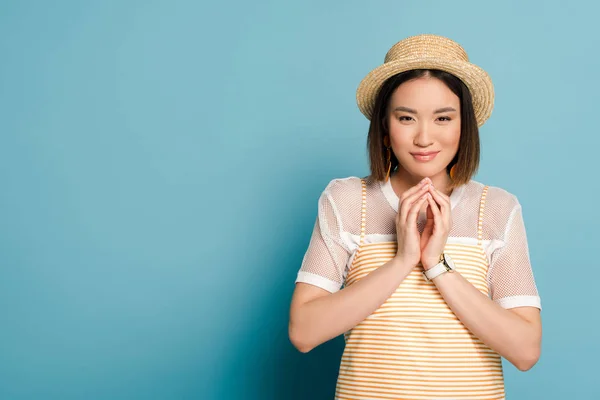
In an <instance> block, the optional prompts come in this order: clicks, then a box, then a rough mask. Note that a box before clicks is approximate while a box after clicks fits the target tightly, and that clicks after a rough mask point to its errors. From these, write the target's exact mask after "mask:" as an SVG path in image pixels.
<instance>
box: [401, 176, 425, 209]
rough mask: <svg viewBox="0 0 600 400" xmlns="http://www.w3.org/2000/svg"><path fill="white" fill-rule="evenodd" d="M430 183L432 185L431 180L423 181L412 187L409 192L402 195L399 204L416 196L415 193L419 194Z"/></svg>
mask: <svg viewBox="0 0 600 400" xmlns="http://www.w3.org/2000/svg"><path fill="white" fill-rule="evenodd" d="M428 183H431V180H430V179H429V178H424V179H422V180H421V182H419V183H417V184H416V185H415V186H413V187H411V188H410V189H408V190H407V191H405V192H404V193H402V196H400V199H399V200H400V201H399V203H400V204H402V202H403V201H404V200H406V199H407V198H408V197H410V196H412V195H414V194H415V193H417V192H419V191H420V190H421V189H423V187H424V186H425V185H427V184H428Z"/></svg>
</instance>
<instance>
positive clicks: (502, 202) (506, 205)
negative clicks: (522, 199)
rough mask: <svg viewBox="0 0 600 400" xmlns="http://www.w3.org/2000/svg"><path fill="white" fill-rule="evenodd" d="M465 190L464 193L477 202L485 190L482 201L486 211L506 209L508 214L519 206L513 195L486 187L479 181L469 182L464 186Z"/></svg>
mask: <svg viewBox="0 0 600 400" xmlns="http://www.w3.org/2000/svg"><path fill="white" fill-rule="evenodd" d="M465 188H466V190H465V192H467V193H470V194H471V197H476V198H477V200H478V201H479V200H480V199H481V196H482V195H483V191H484V189H486V188H487V190H486V193H485V199H484V202H485V207H486V209H487V208H491V209H494V210H497V209H500V210H502V209H506V210H508V211H509V212H510V211H512V210H513V209H514V208H516V207H519V206H520V204H519V199H518V198H517V196H516V195H515V194H513V193H511V192H509V191H508V190H506V189H504V188H501V187H498V186H492V185H486V184H484V183H481V182H479V181H475V180H471V181H470V182H469V183H467V184H466V185H465Z"/></svg>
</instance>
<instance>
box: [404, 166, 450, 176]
mask: <svg viewBox="0 0 600 400" xmlns="http://www.w3.org/2000/svg"><path fill="white" fill-rule="evenodd" d="M407 171H408V173H409V174H411V175H412V176H416V177H419V178H426V177H428V178H431V177H434V176H436V175H439V174H441V173H444V172H445V168H440V167H433V166H431V167H426V166H423V165H419V166H416V168H411V169H407Z"/></svg>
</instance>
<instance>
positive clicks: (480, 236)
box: [477, 186, 489, 246]
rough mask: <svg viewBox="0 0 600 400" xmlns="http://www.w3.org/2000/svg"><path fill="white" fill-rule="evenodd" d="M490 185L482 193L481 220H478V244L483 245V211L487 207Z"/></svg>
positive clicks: (480, 203)
mask: <svg viewBox="0 0 600 400" xmlns="http://www.w3.org/2000/svg"><path fill="white" fill-rule="evenodd" d="M488 188H489V186H485V187H484V188H483V193H481V201H480V202H479V221H478V222H477V244H478V245H479V246H481V244H482V242H483V211H484V209H485V199H486V197H487V191H488Z"/></svg>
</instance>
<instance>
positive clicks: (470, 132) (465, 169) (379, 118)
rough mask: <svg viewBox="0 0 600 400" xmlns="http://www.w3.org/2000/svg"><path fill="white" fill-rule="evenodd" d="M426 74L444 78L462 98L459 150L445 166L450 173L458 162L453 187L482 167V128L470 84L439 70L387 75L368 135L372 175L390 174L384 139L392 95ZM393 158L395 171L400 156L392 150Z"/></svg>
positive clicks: (440, 78) (380, 176) (378, 97)
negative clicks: (406, 83) (396, 155)
mask: <svg viewBox="0 0 600 400" xmlns="http://www.w3.org/2000/svg"><path fill="white" fill-rule="evenodd" d="M424 76H431V77H432V78H437V79H439V80H441V81H442V82H444V83H445V84H446V86H448V88H449V89H450V90H452V92H453V93H454V94H456V95H457V96H458V98H459V100H460V117H461V125H460V141H459V145H458V151H457V152H456V156H455V157H454V158H453V159H452V161H451V162H450V164H448V167H447V169H446V171H447V172H450V168H452V167H453V166H454V165H456V168H455V171H454V174H453V175H454V178H453V179H452V183H451V187H456V186H460V185H462V184H465V183H467V182H469V180H470V179H471V177H472V176H473V175H475V173H476V172H477V169H478V167H479V152H480V144H479V128H478V127H477V120H476V118H475V111H474V110H473V101H472V99H471V93H470V92H469V89H468V88H467V86H466V85H465V84H464V83H463V81H461V80H460V79H458V78H457V77H455V76H454V75H452V74H450V73H448V72H444V71H440V70H429V69H415V70H410V71H406V72H401V73H399V74H396V75H394V76H392V77H390V78H388V79H387V80H386V81H385V82H384V83H383V85H382V86H381V88H380V89H379V93H378V94H377V98H376V99H375V107H374V110H373V114H372V116H371V124H370V126H369V136H368V138H367V148H368V151H369V161H370V166H371V177H372V178H375V179H376V180H379V181H382V180H384V179H385V176H386V173H387V160H386V156H385V153H386V151H385V145H384V143H383V139H384V137H385V136H387V135H388V127H387V111H388V106H389V102H390V98H391V97H392V94H393V93H394V91H395V90H396V88H397V87H398V86H400V85H401V84H402V83H404V82H406V81H409V80H412V79H416V78H421V77H424ZM391 158H392V171H393V170H395V169H396V168H397V167H398V159H397V158H396V157H395V156H394V154H393V153H392V157H391Z"/></svg>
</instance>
